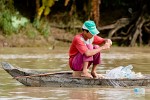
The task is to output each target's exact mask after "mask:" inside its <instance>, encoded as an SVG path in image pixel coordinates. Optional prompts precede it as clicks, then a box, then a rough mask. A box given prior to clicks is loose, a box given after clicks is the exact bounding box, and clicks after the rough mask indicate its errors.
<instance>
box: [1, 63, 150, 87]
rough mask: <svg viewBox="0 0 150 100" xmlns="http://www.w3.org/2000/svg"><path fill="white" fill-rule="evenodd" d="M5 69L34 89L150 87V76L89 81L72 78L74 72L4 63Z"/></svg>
mask: <svg viewBox="0 0 150 100" xmlns="http://www.w3.org/2000/svg"><path fill="white" fill-rule="evenodd" d="M1 64H2V67H3V69H4V70H5V71H6V72H8V73H9V74H10V75H11V76H12V77H13V78H14V79H16V80H17V81H19V82H20V83H22V84H23V85H25V86H33V87H48V86H55V87H115V86H119V87H134V86H146V87H149V86H150V75H144V78H135V79H89V78H82V77H77V78H73V77H72V72H58V73H46V72H45V73H44V72H39V71H33V70H29V69H21V68H17V67H14V66H12V65H11V64H9V63H7V62H2V63H1Z"/></svg>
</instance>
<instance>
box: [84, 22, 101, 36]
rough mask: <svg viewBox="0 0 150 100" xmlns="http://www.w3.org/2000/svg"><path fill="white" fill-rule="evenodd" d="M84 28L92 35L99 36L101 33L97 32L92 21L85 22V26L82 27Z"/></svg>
mask: <svg viewBox="0 0 150 100" xmlns="http://www.w3.org/2000/svg"><path fill="white" fill-rule="evenodd" d="M82 28H83V29H86V30H88V31H89V32H90V33H91V34H92V35H97V34H99V33H100V32H99V31H98V30H97V28H96V25H95V23H94V21H91V20H89V21H85V22H84V24H83V26H82Z"/></svg>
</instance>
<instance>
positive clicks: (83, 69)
mask: <svg viewBox="0 0 150 100" xmlns="http://www.w3.org/2000/svg"><path fill="white" fill-rule="evenodd" d="M99 33H100V32H99V31H98V30H97V28H96V25H95V23H94V21H91V20H88V21H85V22H84V24H83V26H82V33H80V34H78V35H76V36H75V37H74V39H73V41H72V44H71V46H70V50H69V65H70V68H71V69H72V70H73V71H74V72H73V77H78V76H83V77H88V78H96V77H99V76H102V75H100V74H97V73H96V67H97V65H98V64H100V58H101V55H100V52H101V51H102V50H106V49H109V48H110V46H111V45H112V41H111V40H110V39H104V38H102V37H100V36H97V34H99ZM99 45H101V46H99ZM91 64H92V65H93V66H92V69H91V73H89V72H88V69H89V67H90V65H91Z"/></svg>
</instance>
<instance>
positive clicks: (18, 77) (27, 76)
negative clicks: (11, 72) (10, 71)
mask: <svg viewBox="0 0 150 100" xmlns="http://www.w3.org/2000/svg"><path fill="white" fill-rule="evenodd" d="M53 74H55V73H45V74H35V75H28V76H17V77H14V79H19V78H30V77H37V76H47V75H53Z"/></svg>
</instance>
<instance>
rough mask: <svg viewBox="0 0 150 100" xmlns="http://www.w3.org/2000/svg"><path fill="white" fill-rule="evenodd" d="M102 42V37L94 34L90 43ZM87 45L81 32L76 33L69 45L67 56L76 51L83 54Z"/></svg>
mask: <svg viewBox="0 0 150 100" xmlns="http://www.w3.org/2000/svg"><path fill="white" fill-rule="evenodd" d="M103 42H104V39H103V38H101V37H99V36H97V35H96V36H94V37H93V40H92V44H102V43H103ZM87 49H88V48H87V46H86V44H85V42H84V40H83V37H82V33H80V34H78V35H76V36H75V37H74V39H73V41H72V44H71V46H70V50H69V57H70V58H72V57H74V56H75V55H76V54H77V53H78V52H80V53H81V54H84V53H85V52H86V51H87Z"/></svg>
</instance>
